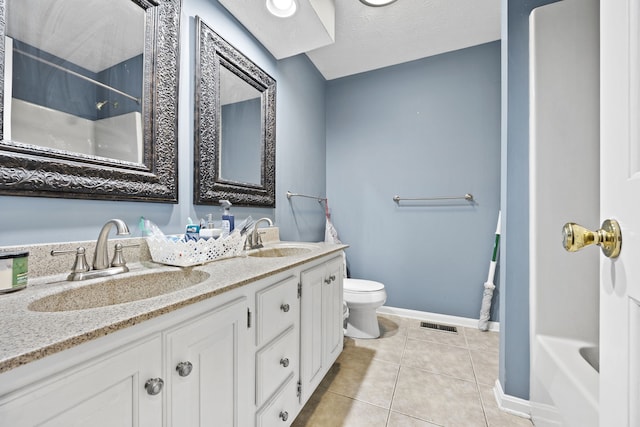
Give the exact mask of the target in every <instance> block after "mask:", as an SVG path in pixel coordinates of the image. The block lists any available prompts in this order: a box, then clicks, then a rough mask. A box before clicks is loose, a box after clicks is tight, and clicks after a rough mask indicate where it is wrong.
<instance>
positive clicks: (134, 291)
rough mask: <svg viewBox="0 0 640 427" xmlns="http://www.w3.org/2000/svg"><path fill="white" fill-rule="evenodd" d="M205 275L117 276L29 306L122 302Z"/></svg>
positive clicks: (74, 307) (185, 285)
mask: <svg viewBox="0 0 640 427" xmlns="http://www.w3.org/2000/svg"><path fill="white" fill-rule="evenodd" d="M208 278H209V273H206V272H204V271H199V270H192V269H183V270H179V271H162V272H160V271H159V272H153V273H147V274H142V275H138V276H124V277H123V276H120V277H115V278H110V279H107V280H104V281H101V282H99V283H95V284H91V285H86V286H80V287H77V288H73V289H68V290H65V291H61V292H58V293H56V294H52V295H48V296H46V297H43V298H40V299H38V300H36V301H34V302H32V303H31V304H29V310H31V311H40V312H56V311H70V310H86V309H89V308H96V307H105V306H109V305H115V304H123V303H126V302H133V301H139V300H143V299H147V298H153V297H156V296H159V295H164V294H168V293H170V292H175V291H178V290H180V289H184V288H188V287H190V286H194V285H197V284H198V283H201V282H203V281H205V280H207V279H208Z"/></svg>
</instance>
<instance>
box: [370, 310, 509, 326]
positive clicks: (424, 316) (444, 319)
mask: <svg viewBox="0 0 640 427" xmlns="http://www.w3.org/2000/svg"><path fill="white" fill-rule="evenodd" d="M376 311H377V312H378V313H382V314H392V315H396V316H402V317H411V318H414V319H419V320H426V321H429V322H436V323H446V324H449V325H456V326H464V327H467V328H477V327H478V319H470V318H468V317H458V316H449V315H447V314H438V313H429V312H426V311H418V310H409V309H406V308H396V307H388V306H386V305H383V306H382V307H379V308H378V309H377V310H376ZM489 330H490V331H493V332H498V331H499V330H500V323H498V322H489Z"/></svg>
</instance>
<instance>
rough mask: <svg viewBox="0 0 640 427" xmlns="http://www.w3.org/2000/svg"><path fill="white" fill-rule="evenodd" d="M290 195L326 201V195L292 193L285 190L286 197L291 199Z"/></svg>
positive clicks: (320, 201)
mask: <svg viewBox="0 0 640 427" xmlns="http://www.w3.org/2000/svg"><path fill="white" fill-rule="evenodd" d="M292 197H306V198H307V199H316V200H317V201H318V203H322V202H326V201H327V198H326V197H318V196H307V195H306V194H298V193H292V192H291V191H287V199H289V200H291V198H292Z"/></svg>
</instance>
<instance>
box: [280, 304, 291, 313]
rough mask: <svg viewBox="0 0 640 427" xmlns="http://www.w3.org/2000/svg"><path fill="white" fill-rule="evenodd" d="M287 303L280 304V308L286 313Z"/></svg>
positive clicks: (287, 309)
mask: <svg viewBox="0 0 640 427" xmlns="http://www.w3.org/2000/svg"><path fill="white" fill-rule="evenodd" d="M289 308H290V307H289V304H282V305H281V306H280V310H282V311H284V312H285V313H287V312H288V311H289Z"/></svg>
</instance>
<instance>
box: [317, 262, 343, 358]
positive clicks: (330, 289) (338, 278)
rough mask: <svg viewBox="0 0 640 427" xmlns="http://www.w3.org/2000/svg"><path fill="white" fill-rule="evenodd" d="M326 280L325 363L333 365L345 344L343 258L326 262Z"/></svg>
mask: <svg viewBox="0 0 640 427" xmlns="http://www.w3.org/2000/svg"><path fill="white" fill-rule="evenodd" d="M326 267H327V270H326V276H327V278H326V281H325V284H324V286H323V287H322V316H323V319H322V322H323V336H324V337H323V338H324V354H323V356H324V357H325V360H324V364H325V366H327V367H330V366H331V365H333V362H335V361H336V359H337V358H338V356H339V355H340V353H341V352H342V347H343V344H344V340H343V334H344V330H343V328H342V301H343V293H342V275H343V274H342V271H343V261H342V258H334V259H332V260H331V261H329V262H327V264H326Z"/></svg>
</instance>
